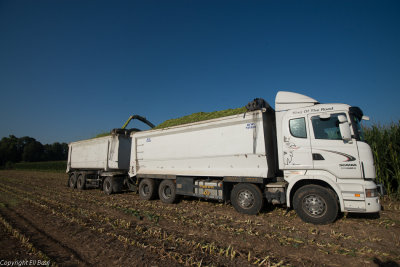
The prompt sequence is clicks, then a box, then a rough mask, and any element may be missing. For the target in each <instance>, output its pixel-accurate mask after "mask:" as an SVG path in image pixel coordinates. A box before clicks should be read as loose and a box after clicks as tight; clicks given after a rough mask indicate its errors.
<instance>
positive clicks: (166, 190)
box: [158, 180, 176, 204]
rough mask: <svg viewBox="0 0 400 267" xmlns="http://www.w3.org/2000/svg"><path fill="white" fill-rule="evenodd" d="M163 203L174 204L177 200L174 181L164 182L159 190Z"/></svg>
mask: <svg viewBox="0 0 400 267" xmlns="http://www.w3.org/2000/svg"><path fill="white" fill-rule="evenodd" d="M158 196H159V197H160V200H161V202H163V203H166V204H172V203H174V202H175V200H176V186H175V183H174V182H173V181H172V180H163V181H162V182H161V184H160V187H159V188H158Z"/></svg>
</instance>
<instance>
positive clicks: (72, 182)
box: [68, 172, 76, 188]
mask: <svg viewBox="0 0 400 267" xmlns="http://www.w3.org/2000/svg"><path fill="white" fill-rule="evenodd" d="M68 185H69V187H70V188H75V187H76V173H75V172H73V173H71V174H70V176H69V179H68Z"/></svg>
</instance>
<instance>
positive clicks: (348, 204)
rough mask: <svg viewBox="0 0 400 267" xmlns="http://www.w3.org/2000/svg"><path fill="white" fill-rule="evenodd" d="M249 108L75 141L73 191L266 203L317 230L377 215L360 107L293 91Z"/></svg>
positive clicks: (248, 207)
mask: <svg viewBox="0 0 400 267" xmlns="http://www.w3.org/2000/svg"><path fill="white" fill-rule="evenodd" d="M246 107H247V112H245V113H242V114H237V115H232V116H227V117H221V118H216V119H212V120H205V121H199V122H194V123H189V124H184V125H179V126H174V127H168V128H163V129H151V130H148V131H135V132H131V133H130V134H129V135H127V134H125V135H122V134H114V135H113V136H112V137H108V139H107V138H104V140H97V141H95V140H87V141H81V142H76V143H71V144H70V155H69V160H68V169H67V172H68V173H69V174H70V176H69V177H70V178H69V185H70V186H71V187H75V186H77V185H74V183H73V182H74V179H76V180H77V181H79V177H80V176H79V175H81V176H83V177H86V180H85V185H89V184H90V183H89V182H88V181H92V183H93V185H94V186H97V187H102V188H103V190H104V191H105V192H106V193H107V194H110V193H113V192H119V191H120V190H121V189H122V187H125V188H129V189H130V190H132V191H136V190H138V193H139V196H140V198H141V199H143V200H152V199H155V198H159V199H160V200H161V201H162V202H164V203H168V204H171V203H174V202H176V201H177V200H178V199H179V197H181V196H192V197H200V198H206V199H213V200H217V201H224V202H230V203H232V205H233V206H234V208H235V209H236V210H237V211H238V212H240V213H245V214H258V213H259V212H260V211H261V210H262V208H263V206H264V203H265V202H268V203H272V204H283V205H286V206H287V207H289V208H290V207H293V208H294V209H295V210H296V213H297V214H298V216H299V217H300V218H301V219H302V220H304V221H306V222H311V223H314V224H325V223H330V222H333V221H334V220H335V219H336V218H337V216H338V213H339V212H363V213H374V212H379V210H380V203H379V195H378V186H377V185H376V184H375V182H374V179H375V169H374V165H373V158H372V151H371V148H370V147H369V145H368V144H367V143H366V142H365V140H364V139H363V133H362V128H361V127H360V121H361V120H362V119H367V117H365V116H363V113H362V111H361V109H360V108H358V107H352V106H349V105H346V104H320V103H319V102H318V101H316V100H315V99H313V98H310V97H308V96H305V95H301V94H297V93H292V92H278V94H277V96H276V100H275V110H274V109H273V108H272V107H271V106H270V105H269V104H268V103H267V102H265V101H264V100H262V99H255V100H254V101H252V102H250V103H249V104H248V105H247V106H246ZM106 140H108V141H107V142H106ZM113 140H114V141H113ZM96 142H98V143H96ZM113 142H114V143H113ZM100 143H101V144H102V145H100ZM106 143H107V145H106ZM106 147H107V148H106ZM86 150H87V151H86ZM94 151H97V152H94ZM74 153H75V157H74ZM117 154H118V157H116V156H115V155H117ZM128 154H129V155H128ZM89 155H92V156H89ZM94 155H96V157H98V160H97V161H96V163H94V162H91V159H92V158H94ZM90 175H92V176H90ZM74 177H76V178H74ZM88 177H92V178H89V179H88ZM93 177H94V178H93ZM105 177H106V178H105ZM107 177H108V178H107ZM82 179H84V178H81V180H82ZM106 179H107V180H106ZM71 181H72V182H71ZM93 181H97V182H93Z"/></svg>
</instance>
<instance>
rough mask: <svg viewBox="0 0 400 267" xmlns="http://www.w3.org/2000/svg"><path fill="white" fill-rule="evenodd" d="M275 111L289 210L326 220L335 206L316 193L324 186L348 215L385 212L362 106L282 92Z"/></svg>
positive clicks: (280, 163) (279, 155)
mask: <svg viewBox="0 0 400 267" xmlns="http://www.w3.org/2000/svg"><path fill="white" fill-rule="evenodd" d="M275 112H276V131H277V145H278V162H279V169H280V170H282V171H283V174H284V179H285V181H286V182H287V183H288V187H287V191H286V194H287V195H286V198H287V206H289V207H290V206H291V205H293V206H294V208H295V209H296V211H297V212H298V213H299V216H300V217H302V216H303V219H306V221H307V220H308V221H311V222H316V223H318V221H320V220H326V216H327V214H326V213H327V212H328V206H329V205H332V204H329V203H327V202H328V201H327V200H326V199H324V197H323V196H321V195H318V194H317V193H316V191H321V190H319V189H321V188H323V190H322V191H324V190H325V191H326V192H323V194H325V195H332V196H333V198H334V199H336V200H337V202H338V204H339V207H338V208H340V210H341V211H342V212H344V211H348V212H378V211H379V210H380V203H379V198H378V193H377V186H376V184H375V183H374V179H375V167H374V161H373V156H372V151H371V148H370V146H369V145H368V144H367V143H366V142H365V139H364V135H363V131H362V128H361V126H360V122H361V120H362V119H367V117H365V116H363V112H362V110H361V109H360V108H358V107H352V106H349V105H346V104H321V103H319V102H318V101H317V100H315V99H313V98H310V97H308V96H304V95H301V94H297V93H292V92H278V94H277V96H276V101H275ZM307 187H308V188H309V189H310V190H305V189H304V188H307ZM300 188H302V190H299V189H300ZM299 192H300V193H299ZM299 198H300V199H299ZM332 216H334V215H333V214H332Z"/></svg>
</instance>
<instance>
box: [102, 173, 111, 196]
mask: <svg viewBox="0 0 400 267" xmlns="http://www.w3.org/2000/svg"><path fill="white" fill-rule="evenodd" d="M103 191H104V193H106V194H107V195H111V194H112V193H113V183H112V177H106V178H105V179H104V182H103Z"/></svg>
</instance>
